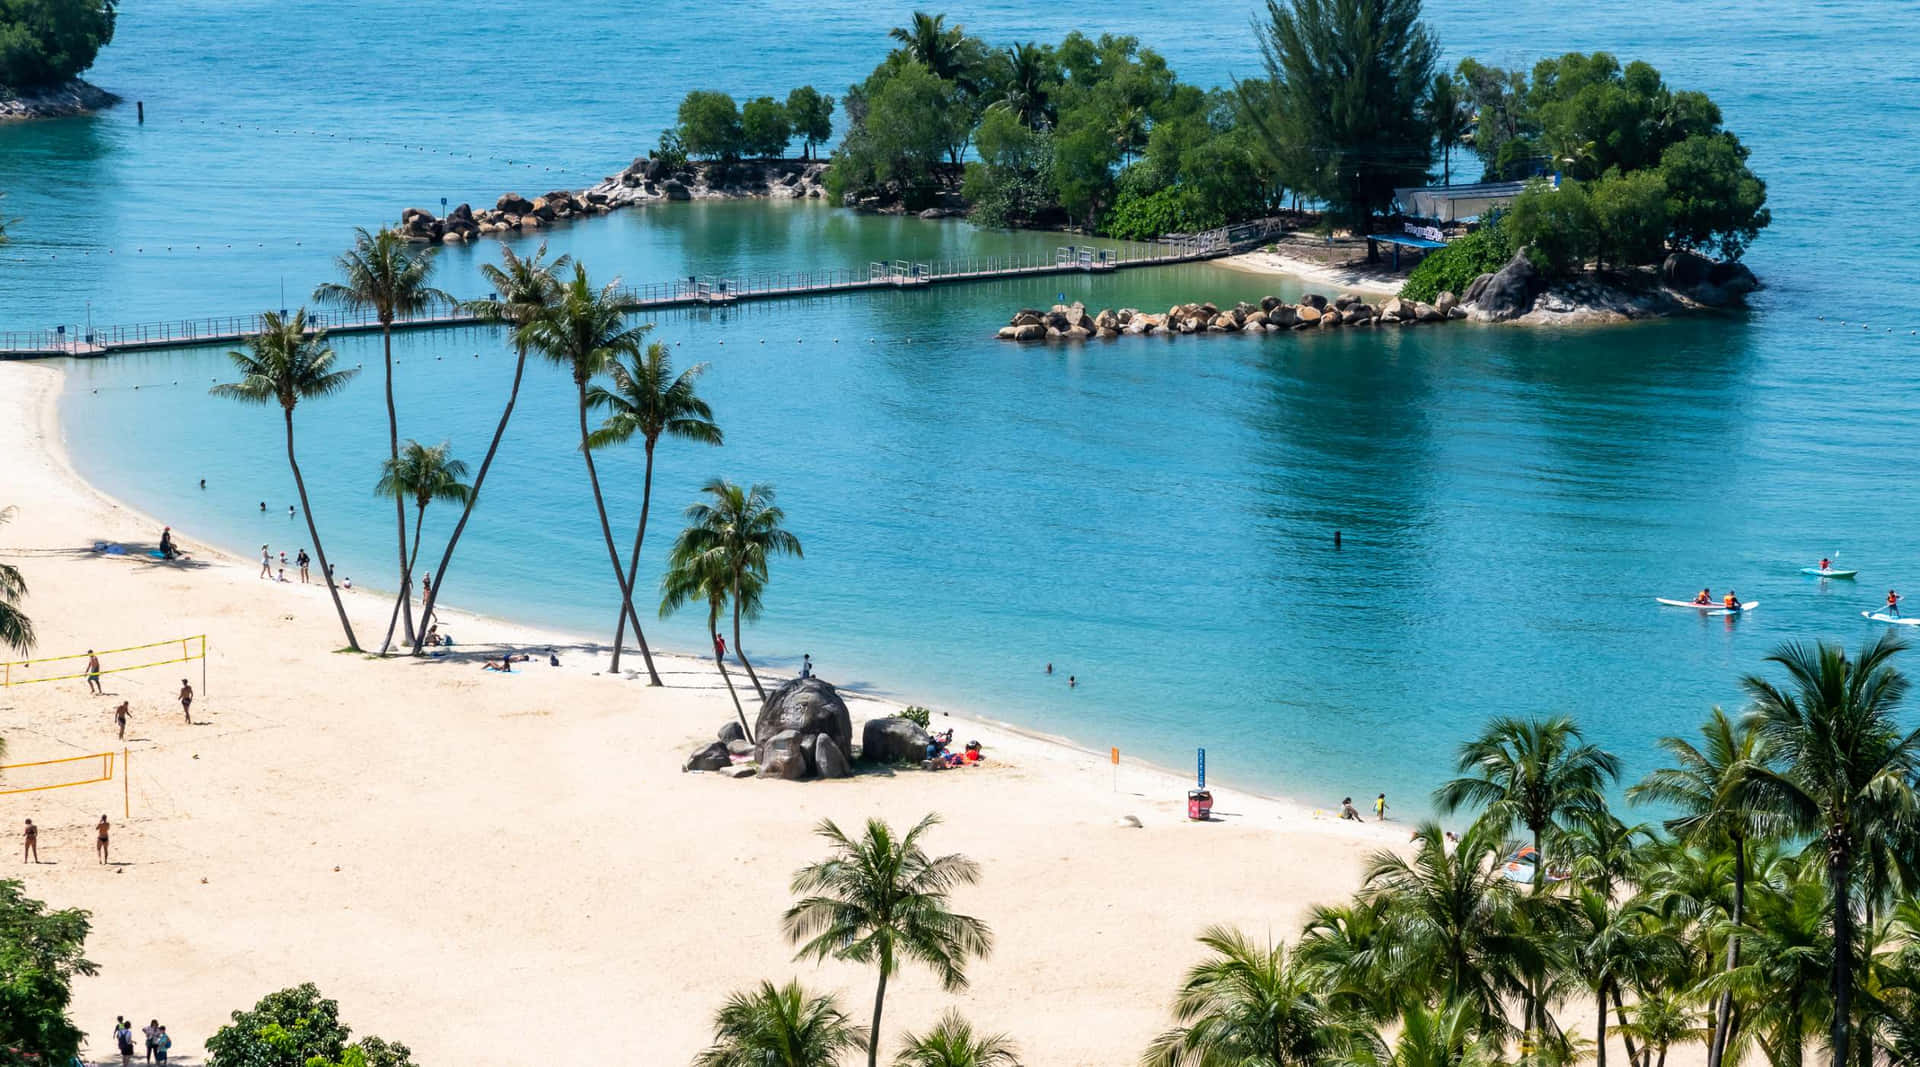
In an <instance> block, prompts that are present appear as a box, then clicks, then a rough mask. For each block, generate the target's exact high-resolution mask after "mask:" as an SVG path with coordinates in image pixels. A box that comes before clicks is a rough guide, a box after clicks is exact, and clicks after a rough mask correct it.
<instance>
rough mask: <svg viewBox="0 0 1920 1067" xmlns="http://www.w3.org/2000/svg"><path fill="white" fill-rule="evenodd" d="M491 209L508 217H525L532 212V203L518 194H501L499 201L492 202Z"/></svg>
mask: <svg viewBox="0 0 1920 1067" xmlns="http://www.w3.org/2000/svg"><path fill="white" fill-rule="evenodd" d="M493 207H494V210H496V211H500V212H503V213H505V214H508V215H525V214H527V213H529V212H531V211H532V210H533V201H531V200H528V199H527V198H526V197H524V196H521V195H520V194H519V193H501V194H500V199H498V200H496V201H494V202H493Z"/></svg>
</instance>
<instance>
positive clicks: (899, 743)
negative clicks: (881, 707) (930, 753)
mask: <svg viewBox="0 0 1920 1067" xmlns="http://www.w3.org/2000/svg"><path fill="white" fill-rule="evenodd" d="M932 743H933V738H931V737H928V736H927V732H926V731H925V730H923V729H921V728H920V724H919V723H916V722H913V721H912V720H909V719H901V718H897V717H889V718H884V719H868V720H867V724H866V725H865V726H863V727H861V729H860V758H861V759H863V760H866V761H867V762H869V763H898V762H901V761H907V762H918V761H919V760H923V759H925V758H926V757H927V746H928V745H930V744H932Z"/></svg>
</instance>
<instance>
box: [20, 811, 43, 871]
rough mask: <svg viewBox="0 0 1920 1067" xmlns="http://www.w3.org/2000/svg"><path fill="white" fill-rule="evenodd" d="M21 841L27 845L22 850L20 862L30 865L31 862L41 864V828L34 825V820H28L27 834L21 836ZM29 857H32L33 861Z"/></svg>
mask: <svg viewBox="0 0 1920 1067" xmlns="http://www.w3.org/2000/svg"><path fill="white" fill-rule="evenodd" d="M21 840H23V841H24V842H25V845H24V846H23V847H22V848H21V849H20V862H21V863H29V862H31V863H39V862H40V828H39V827H38V826H35V825H33V820H32V819H28V820H27V829H26V832H25V833H24V834H22V835H21ZM28 857H32V859H31V860H29V859H28Z"/></svg>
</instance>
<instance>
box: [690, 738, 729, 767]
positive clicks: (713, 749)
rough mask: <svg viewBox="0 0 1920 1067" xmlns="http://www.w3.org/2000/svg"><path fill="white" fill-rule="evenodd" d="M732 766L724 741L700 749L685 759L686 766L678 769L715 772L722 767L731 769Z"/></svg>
mask: <svg viewBox="0 0 1920 1067" xmlns="http://www.w3.org/2000/svg"><path fill="white" fill-rule="evenodd" d="M732 765H733V758H732V757H731V756H730V755H728V753H727V746H726V743H725V742H724V741H715V742H714V743H712V744H710V745H707V746H706V747H705V748H702V749H700V750H699V751H698V752H695V753H694V754H693V755H692V756H691V757H689V758H688V759H687V762H686V765H685V766H683V767H681V768H680V769H681V770H683V771H717V770H720V769H721V768H723V767H731V766H732Z"/></svg>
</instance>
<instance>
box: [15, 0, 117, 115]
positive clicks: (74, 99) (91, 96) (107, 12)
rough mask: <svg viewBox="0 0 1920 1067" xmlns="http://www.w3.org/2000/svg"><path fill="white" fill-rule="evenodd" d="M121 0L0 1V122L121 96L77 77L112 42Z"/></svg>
mask: <svg viewBox="0 0 1920 1067" xmlns="http://www.w3.org/2000/svg"><path fill="white" fill-rule="evenodd" d="M118 9H119V0H4V2H0V121H4V120H7V119H30V118H55V117H59V116H62V115H81V114H85V113H87V112H89V111H94V110H97V109H99V108H103V107H107V106H109V105H111V104H113V103H115V102H116V101H118V100H119V97H117V96H115V95H114V94H112V93H110V92H107V91H106V90H105V89H101V88H100V87H98V86H95V85H91V84H89V83H87V82H86V81H83V80H81V78H80V75H81V73H82V72H84V71H85V70H86V69H87V68H88V67H91V66H93V60H94V57H95V56H97V55H99V53H100V49H102V48H105V47H106V46H107V45H108V43H110V42H111V41H112V40H113V24H114V19H115V17H116V16H117V15H118V13H119V11H118Z"/></svg>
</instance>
